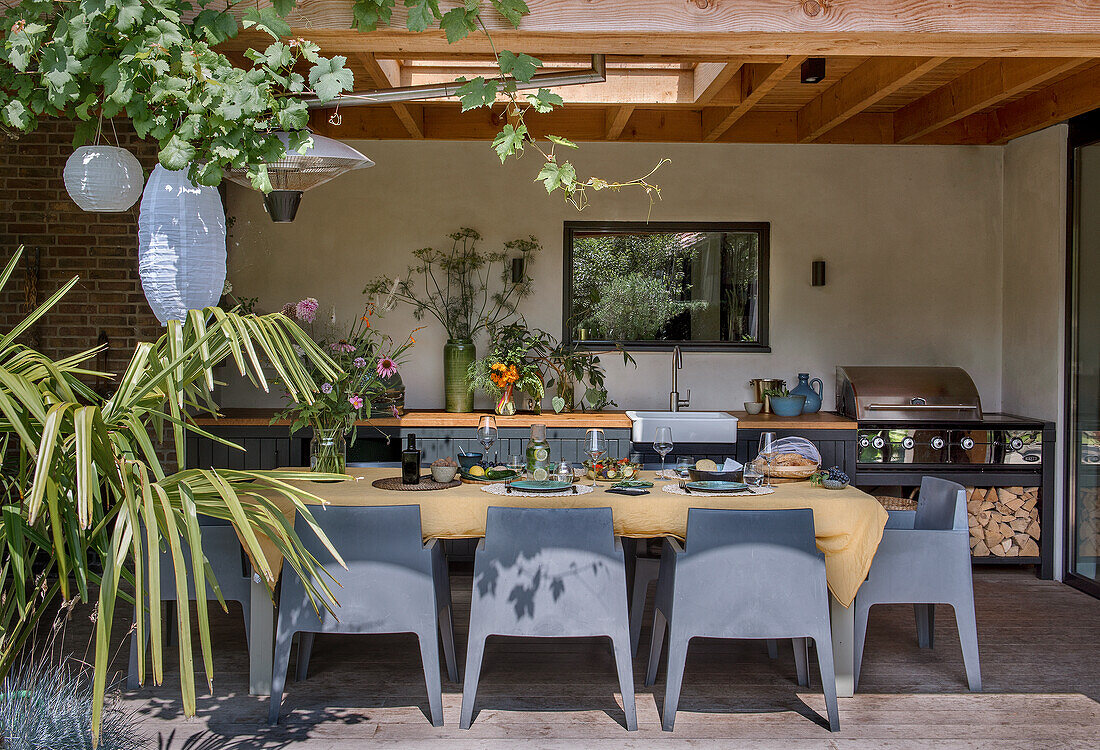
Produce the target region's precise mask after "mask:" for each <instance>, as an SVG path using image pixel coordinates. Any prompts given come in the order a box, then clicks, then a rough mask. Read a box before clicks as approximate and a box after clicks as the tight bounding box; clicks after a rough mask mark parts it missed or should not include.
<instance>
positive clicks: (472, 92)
mask: <svg viewBox="0 0 1100 750" xmlns="http://www.w3.org/2000/svg"><path fill="white" fill-rule="evenodd" d="M458 81H459V83H462V86H460V87H459V88H458V90H457V91H456V92H455V96H457V97H458V100H459V101H460V102H462V111H463V112H466V111H468V110H471V109H477V108H478V107H486V106H488V105H490V104H492V103H493V102H494V101H496V97H497V91H498V90H499V88H498V86H499V84H498V83H497V81H486V80H485V79H484V78H483V77H481V76H478V77H477V78H471V79H470V80H468V81H467V80H466V79H465V78H459V79H458Z"/></svg>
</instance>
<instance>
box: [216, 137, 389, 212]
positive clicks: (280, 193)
mask: <svg viewBox="0 0 1100 750" xmlns="http://www.w3.org/2000/svg"><path fill="white" fill-rule="evenodd" d="M274 135H275V136H277V137H278V138H279V140H281V141H282V142H283V145H284V146H286V153H285V154H283V156H282V158H281V159H279V160H278V161H274V162H269V163H268V165H267V176H268V179H270V180H271V187H272V188H274V189H273V190H272V191H271V192H270V193H268V194H267V195H265V196H264V208H265V209H267V213H268V215H269V216H270V217H271V220H272V221H274V222H276V223H279V224H285V223H287V222H291V221H294V217H295V215H296V214H297V213H298V204H299V203H300V202H301V200H302V193H303V192H305V191H306V190H312V189H313V188H315V187H317V186H318V185H323V184H325V183H326V182H328V181H329V180H331V179H333V178H334V177H339V176H340V175H342V174H344V173H345V172H350V171H351V170H353V169H363V168H364V167H373V166H374V162H373V161H371V160H370V159H368V158H367V157H365V156H363V154H361V153H359V152H358V151H356V150H355V149H353V148H352V147H351V146H349V145H347V144H346V143H341V142H340V141H337V140H333V139H332V138H325V137H324V136H323V135H314V136H312V138H313V145H312V146H310V147H309V148H307V149H306V152H305V153H304V154H300V153H298V151H297V149H294V148H291V146H290V136H289V135H288V134H287V133H285V132H283V131H281V130H280V131H277V132H276V133H275V134H274ZM225 177H226V179H228V180H230V181H232V182H235V183H237V184H238V185H244V186H245V187H252V182H251V180H249V178H248V170H247V169H227V170H225Z"/></svg>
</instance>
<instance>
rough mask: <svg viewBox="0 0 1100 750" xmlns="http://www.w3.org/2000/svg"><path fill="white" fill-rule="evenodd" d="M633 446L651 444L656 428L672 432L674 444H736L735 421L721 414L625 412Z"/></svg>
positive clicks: (716, 412)
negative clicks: (630, 424) (629, 423)
mask: <svg viewBox="0 0 1100 750" xmlns="http://www.w3.org/2000/svg"><path fill="white" fill-rule="evenodd" d="M626 416H627V417H629V418H630V421H631V423H632V425H633V426H632V427H631V429H630V439H631V441H633V442H635V443H652V442H653V434H654V433H655V432H656V431H657V428H658V427H671V428H672V442H673V443H735V442H737V417H735V416H733V415H732V414H727V413H726V412H724V411H628V412H627V413H626Z"/></svg>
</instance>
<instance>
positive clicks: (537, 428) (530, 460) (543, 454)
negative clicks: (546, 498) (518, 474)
mask: <svg viewBox="0 0 1100 750" xmlns="http://www.w3.org/2000/svg"><path fill="white" fill-rule="evenodd" d="M527 476H529V477H530V478H531V479H534V480H536V481H540V482H541V481H543V480H545V479H547V478H548V477H549V476H550V443H548V442H546V425H544V424H533V425H531V439H530V440H529V441H527Z"/></svg>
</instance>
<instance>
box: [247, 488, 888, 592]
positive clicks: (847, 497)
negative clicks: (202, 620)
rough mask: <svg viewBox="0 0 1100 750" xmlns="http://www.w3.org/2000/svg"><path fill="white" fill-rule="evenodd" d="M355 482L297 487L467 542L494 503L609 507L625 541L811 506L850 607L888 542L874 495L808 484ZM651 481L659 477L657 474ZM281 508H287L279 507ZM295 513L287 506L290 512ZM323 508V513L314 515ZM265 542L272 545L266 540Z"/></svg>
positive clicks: (828, 566)
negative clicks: (697, 517) (610, 486)
mask: <svg viewBox="0 0 1100 750" xmlns="http://www.w3.org/2000/svg"><path fill="white" fill-rule="evenodd" d="M348 473H349V474H351V475H352V476H354V477H356V478H357V479H356V480H349V481H346V482H338V483H331V484H325V483H317V482H295V483H294V484H296V485H297V486H299V487H301V488H302V489H303V490H306V491H307V492H311V493H312V494H314V495H317V496H318V497H321V498H323V499H324V500H325V501H327V502H329V503H331V504H333V505H364V506H366V505H419V506H420V525H421V529H422V530H423V532H424V538H425V539H431V538H436V539H469V538H475V537H481V536H484V535H485V516H486V510H487V509H488V508H489V506H491V505H497V506H500V505H505V506H510V507H525V508H593V507H610V508H611V510H612V512H613V514H614V516H615V533H616V534H617V535H619V536H627V537H635V538H649V537H659V536H663V535H666V534H668V535H672V536H676V537H679V538H681V539H683V537H684V534H685V532H686V530H687V515H688V509H689V508H736V509H759V508H765V509H770V508H811V509H812V510H813V512H814V528H815V532H816V536H817V546H818V549H820V550H821V551H822V552H824V553H825V573H826V577H827V578H828V582H829V590H830V591H832V592H833V596H835V597H836V598H837V599H838V600H839V601H840V602H841V603H842V604H843V605H844V606H845V607H847V606H849V605H851V603H852V601H853V600H854V599H855V596H856V591H857V590H858V589H859V587H860V585H861V584H862V583H863V580H864V579H865V578H866V577H867V571H868V569H869V568H870V567H871V560H872V558H873V557H874V555H875V550H876V549H878V544H879V542H880V541H881V540H882V530H883V528H885V526H886V519H887V513H886V511H885V510H884V509H883V507H882V505H880V504H879V502H878V501H877V500H875V498H874V497H872V496H871V495H868V494H867V493H865V492H861V491H860V490H857V489H855V488H854V487H849V488H847V489H844V490H827V489H823V488H821V487H815V486H812V485H811V484H810V483H809V482H792V483H788V484H781V485H779V486H777V487H776V491H775V493H774V494H770V495H761V496H758V497H707V496H705V495H673V494H669V493H667V492H664V491H662V490H661V486H662V484H664V483H667V482H666V480H655V481H656V482H657V485H656V486H655V487H654V488H653V490H652V491H651V492H650V494H648V495H639V496H635V497H630V496H626V495H615V494H609V493H607V492H605V491H604V489H603V488H604V486H606V485H601V487H600V488H599V489H597V490H596V491H595V492H592V493H589V494H585V495H573V494H565V495H559V496H556V497H515V496H502V495H493V494H490V493H488V492H485V491H483V490H482V489H481V487H480V486H479V485H472V484H464V485H462V486H461V487H455V488H453V489H448V490H438V491H431V492H401V491H393V490H380V489H378V488H376V487H372V486H371V482H372V481H374V480H375V479H380V478H382V477H387V476H393V475H394V474H395V470H394V469H350V470H349V472H348ZM647 478H649V479H654V477H653V476H652V475H650V476H648V477H647ZM280 504H282V503H280ZM288 512H289V508H288ZM315 512H316V513H317V514H321V513H323V512H324V511H323V510H322V509H320V508H318V509H317V510H316V511H315ZM265 541H266V540H265ZM263 546H264V548H265V552H266V557H267V561H268V563H269V564H270V565H271V568H272V571H273V572H275V574H276V575H278V571H279V568H280V567H281V565H282V556H281V554H280V553H279V551H278V550H277V549H275V547H274V545H271V544H265V545H263Z"/></svg>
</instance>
